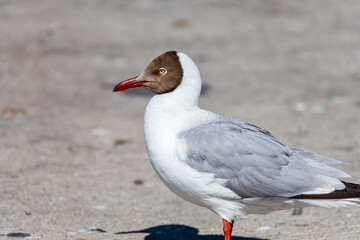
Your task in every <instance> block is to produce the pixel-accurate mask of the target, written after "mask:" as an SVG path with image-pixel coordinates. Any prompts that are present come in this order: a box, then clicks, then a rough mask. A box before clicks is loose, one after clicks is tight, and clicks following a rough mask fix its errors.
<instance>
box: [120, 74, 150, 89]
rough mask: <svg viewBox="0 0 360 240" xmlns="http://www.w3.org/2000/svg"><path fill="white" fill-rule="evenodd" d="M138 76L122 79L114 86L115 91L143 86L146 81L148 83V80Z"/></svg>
mask: <svg viewBox="0 0 360 240" xmlns="http://www.w3.org/2000/svg"><path fill="white" fill-rule="evenodd" d="M137 78H138V76H137V77H133V78H130V79H128V80H125V81H122V82H121V83H119V84H118V85H116V86H115V87H114V89H113V92H118V91H124V90H126V89H128V88H135V87H141V86H142V85H144V83H146V81H143V80H140V81H138V80H136V79H137Z"/></svg>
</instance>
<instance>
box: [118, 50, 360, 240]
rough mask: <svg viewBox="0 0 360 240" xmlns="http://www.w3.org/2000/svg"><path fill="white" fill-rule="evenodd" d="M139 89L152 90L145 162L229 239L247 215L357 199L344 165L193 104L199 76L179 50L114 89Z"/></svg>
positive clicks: (354, 202) (359, 188) (358, 189)
mask: <svg viewBox="0 0 360 240" xmlns="http://www.w3.org/2000/svg"><path fill="white" fill-rule="evenodd" d="M134 87H143V88H145V89H147V90H150V91H152V92H154V93H155V94H156V95H155V96H153V97H152V98H151V100H150V102H149V103H148V105H147V107H146V110H145V116H144V136H145V145H146V149H147V152H148V155H149V159H150V162H151V164H152V166H153V168H154V170H155V172H156V173H157V174H158V175H159V177H160V178H161V180H162V181H163V182H164V184H165V185H166V186H167V187H168V188H169V189H170V190H171V191H172V192H174V193H175V194H176V195H178V196H179V197H181V198H183V199H185V200H187V201H189V202H192V203H194V204H197V205H199V206H202V207H205V208H208V209H210V210H211V211H213V212H214V213H216V214H217V215H219V216H220V217H221V218H222V220H223V232H224V239H225V240H230V238H231V232H232V228H233V223H234V220H235V218H245V217H246V216H247V215H248V214H265V213H269V212H272V211H277V210H283V209H291V208H301V207H308V206H317V207H327V208H330V207H345V206H352V205H358V204H360V185H358V184H354V183H349V182H345V181H342V180H340V179H342V178H347V177H350V176H349V175H348V174H346V173H345V172H343V171H341V170H339V169H337V168H334V167H333V166H335V165H339V164H341V163H342V162H341V161H338V160H335V159H331V158H328V157H324V156H320V155H317V154H314V153H311V152H308V151H304V150H301V149H299V148H296V147H292V146H288V145H285V144H283V143H281V142H280V141H278V140H277V139H276V138H275V137H274V136H273V135H272V134H271V133H270V132H269V131H268V130H266V129H264V128H262V127H258V126H256V125H253V124H250V123H247V122H245V121H242V120H239V119H236V118H230V117H223V116H220V115H218V114H215V113H212V112H210V111H206V110H203V109H201V108H199V106H198V99H199V95H200V91H201V77H200V73H199V70H198V68H197V66H196V65H195V63H194V62H193V61H192V60H191V58H190V57H188V56H187V55H186V54H185V53H181V52H177V51H168V52H165V53H163V54H161V55H160V56H158V57H156V58H155V59H154V60H153V61H151V62H150V64H149V65H148V66H147V67H146V69H145V70H144V71H143V72H142V73H141V74H140V76H137V77H133V78H130V79H128V80H125V81H122V82H120V83H119V84H117V85H116V86H115V88H114V90H113V91H114V92H117V91H123V90H126V89H128V88H134Z"/></svg>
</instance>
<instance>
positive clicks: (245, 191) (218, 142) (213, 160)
mask: <svg viewBox="0 0 360 240" xmlns="http://www.w3.org/2000/svg"><path fill="white" fill-rule="evenodd" d="M179 145H181V146H183V147H182V148H181V149H185V150H186V155H185V156H184V157H183V161H184V162H186V163H187V164H188V165H189V166H191V167H192V168H194V169H196V170H198V171H200V172H206V173H213V174H214V176H215V177H216V178H221V179H226V180H227V183H226V186H227V187H228V188H230V189H231V190H233V191H234V192H235V193H237V194H238V195H239V196H241V197H269V196H271V197H276V196H282V197H291V196H296V195H299V194H316V193H318V194H322V193H328V192H331V191H334V190H339V189H342V188H344V187H345V186H344V185H343V183H342V182H341V181H340V180H338V178H342V177H349V176H348V175H347V174H346V173H344V172H342V171H340V170H338V169H335V168H333V167H331V166H329V165H337V164H340V163H341V162H340V161H337V160H333V159H330V158H327V157H323V156H320V155H316V154H313V153H310V152H306V151H303V150H301V149H298V148H294V147H290V146H286V145H284V144H282V143H280V142H279V141H278V140H277V139H276V138H275V137H274V136H273V135H272V134H271V133H270V132H269V131H267V130H266V129H264V128H260V127H257V126H255V125H252V124H248V123H246V122H244V121H241V120H237V119H233V118H217V119H216V120H214V121H210V122H208V123H206V124H201V125H199V126H196V127H194V128H192V129H189V130H186V131H184V132H182V133H181V134H180V135H179Z"/></svg>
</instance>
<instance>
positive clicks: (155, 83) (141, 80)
mask: <svg viewBox="0 0 360 240" xmlns="http://www.w3.org/2000/svg"><path fill="white" fill-rule="evenodd" d="M182 78H183V69H182V67H181V63H180V59H179V56H178V55H177V52H176V51H169V52H166V53H163V54H161V55H160V56H158V57H157V58H155V59H154V60H152V62H151V63H150V64H149V65H148V66H147V67H146V69H145V70H144V71H143V72H142V73H141V75H140V76H138V77H134V78H130V79H128V80H125V81H122V82H120V83H119V84H118V85H116V86H115V88H114V90H113V91H114V92H117V91H124V90H126V89H128V88H134V87H143V88H145V89H148V90H150V91H152V92H154V93H156V94H163V93H168V92H171V91H173V90H174V89H175V88H176V87H177V86H179V85H180V83H181V80H182Z"/></svg>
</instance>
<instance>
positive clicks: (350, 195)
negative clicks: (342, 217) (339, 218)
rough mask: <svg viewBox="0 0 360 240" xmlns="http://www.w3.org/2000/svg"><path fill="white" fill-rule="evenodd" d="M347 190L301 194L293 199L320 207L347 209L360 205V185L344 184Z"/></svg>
mask: <svg viewBox="0 0 360 240" xmlns="http://www.w3.org/2000/svg"><path fill="white" fill-rule="evenodd" d="M342 183H343V184H344V185H345V188H344V189H342V190H335V191H333V192H331V193H328V194H309V195H308V194H301V195H297V196H294V197H292V198H293V199H297V200H298V201H299V202H302V203H305V204H310V205H313V206H318V207H346V206H353V205H360V184H355V183H350V182H344V181H342Z"/></svg>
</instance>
